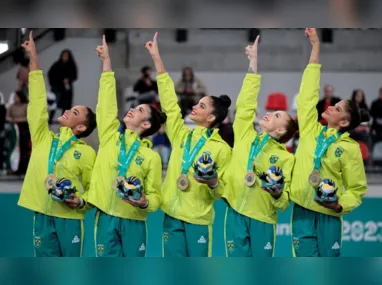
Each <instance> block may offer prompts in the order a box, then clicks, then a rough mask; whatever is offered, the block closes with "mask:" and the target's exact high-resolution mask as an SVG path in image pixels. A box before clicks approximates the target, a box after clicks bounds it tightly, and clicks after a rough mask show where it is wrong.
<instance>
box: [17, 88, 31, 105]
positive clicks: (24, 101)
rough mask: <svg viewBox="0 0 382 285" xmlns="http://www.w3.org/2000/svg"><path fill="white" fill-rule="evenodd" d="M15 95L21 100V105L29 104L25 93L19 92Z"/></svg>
mask: <svg viewBox="0 0 382 285" xmlns="http://www.w3.org/2000/svg"><path fill="white" fill-rule="evenodd" d="M15 93H16V95H17V96H18V97H19V98H20V103H28V102H29V100H28V97H27V95H25V93H24V91H22V90H18V91H16V92H15Z"/></svg>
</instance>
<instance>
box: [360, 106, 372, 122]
mask: <svg viewBox="0 0 382 285" xmlns="http://www.w3.org/2000/svg"><path fill="white" fill-rule="evenodd" d="M359 113H360V114H361V122H368V121H370V115H369V112H368V111H367V110H366V109H360V110H359Z"/></svg>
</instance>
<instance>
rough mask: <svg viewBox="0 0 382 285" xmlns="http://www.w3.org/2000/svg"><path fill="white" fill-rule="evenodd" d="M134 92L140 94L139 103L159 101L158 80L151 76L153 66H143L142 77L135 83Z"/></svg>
mask: <svg viewBox="0 0 382 285" xmlns="http://www.w3.org/2000/svg"><path fill="white" fill-rule="evenodd" d="M134 92H137V93H138V94H139V97H138V102H139V104H153V103H157V101H158V99H157V97H158V85H157V82H156V81H155V80H153V79H152V78H151V68H150V67H149V66H144V67H142V69H141V77H140V78H139V79H138V81H137V82H136V83H135V84H134Z"/></svg>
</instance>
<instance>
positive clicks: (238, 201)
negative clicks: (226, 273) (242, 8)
mask: <svg viewBox="0 0 382 285" xmlns="http://www.w3.org/2000/svg"><path fill="white" fill-rule="evenodd" d="M258 41H259V37H258V38H257V39H256V41H255V43H254V45H253V46H248V47H247V48H246V50H247V55H248V59H249V60H250V66H249V70H248V73H247V75H246V77H245V79H244V82H243V86H242V89H241V92H240V94H239V97H238V99H237V104H236V116H235V121H234V124H233V131H234V136H235V141H234V147H233V150H232V158H231V162H230V164H229V167H228V170H227V172H226V173H227V174H226V175H227V176H228V177H229V179H228V181H229V186H230V187H227V188H226V189H225V191H224V194H223V198H224V199H225V200H226V201H227V203H228V207H227V212H226V218H225V245H226V255H227V256H229V257H250V256H253V257H272V256H273V253H274V248H275V240H276V231H275V228H276V222H277V210H285V209H286V208H287V207H288V205H289V186H290V180H291V174H292V168H293V164H294V156H293V155H292V154H291V153H289V152H288V151H287V149H286V148H285V145H284V144H285V143H286V142H288V141H289V140H290V139H291V138H292V137H293V135H294V134H295V133H296V131H297V124H296V122H295V121H294V120H293V119H292V118H291V117H290V116H289V114H288V113H287V112H284V111H277V112H273V113H268V114H266V115H265V116H264V117H263V118H262V119H261V121H260V126H261V129H262V134H257V132H256V131H255V130H254V127H253V122H254V120H255V117H256V109H257V96H258V94H259V90H260V79H261V76H260V75H259V74H258V73H257V46H258ZM264 190H265V191H264Z"/></svg>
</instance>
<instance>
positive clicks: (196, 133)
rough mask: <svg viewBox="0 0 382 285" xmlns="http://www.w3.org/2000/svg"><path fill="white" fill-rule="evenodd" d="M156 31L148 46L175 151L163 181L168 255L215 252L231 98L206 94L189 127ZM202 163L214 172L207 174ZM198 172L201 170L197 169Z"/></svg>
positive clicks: (164, 233) (192, 115)
mask: <svg viewBox="0 0 382 285" xmlns="http://www.w3.org/2000/svg"><path fill="white" fill-rule="evenodd" d="M157 36H158V33H156V34H155V35H154V38H153V41H150V42H148V43H146V45H145V47H146V49H147V50H148V51H149V53H150V55H151V56H152V58H153V60H154V63H155V68H156V71H157V83H158V91H159V99H160V103H161V107H162V108H163V111H164V112H165V113H166V115H167V118H168V119H167V121H166V123H165V131H166V133H167V136H168V138H169V140H170V142H171V146H172V153H171V157H170V162H169V165H168V169H167V173H166V178H165V181H164V184H163V186H162V197H163V199H162V201H163V202H162V207H161V208H162V210H163V211H164V212H165V213H166V215H165V219H164V222H163V245H164V249H163V255H164V256H166V257H167V256H183V257H186V256H192V257H196V256H198V257H207V256H211V251H212V224H213V220H214V208H213V205H214V201H215V199H219V198H220V197H221V194H222V192H223V189H224V187H225V185H226V181H225V178H224V173H225V170H226V167H227V165H228V162H229V159H230V156H231V149H230V147H229V145H228V144H227V143H226V142H225V141H224V140H223V139H222V138H221V137H220V135H219V133H218V129H217V127H218V126H219V124H220V123H221V122H222V121H223V120H224V119H225V118H226V116H227V114H228V108H229V106H230V104H231V100H230V99H229V97H228V96H226V95H222V96H220V97H215V96H206V97H203V98H202V99H201V100H200V101H199V103H198V104H197V105H195V106H194V107H193V108H192V112H191V115H190V119H191V120H192V121H194V122H195V123H196V127H195V128H194V129H193V130H189V129H188V128H187V127H186V126H185V123H184V121H183V119H182V114H181V110H180V108H179V105H178V99H177V96H176V93H175V86H174V83H173V81H172V79H171V78H170V76H169V75H168V73H167V72H166V70H165V69H164V66H163V62H162V60H161V58H160V55H159V50H158V45H157ZM202 168H203V169H212V173H208V175H203V174H201V173H203V171H200V170H202ZM199 174H200V175H199Z"/></svg>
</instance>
